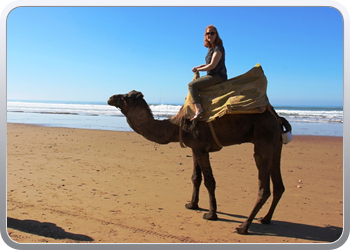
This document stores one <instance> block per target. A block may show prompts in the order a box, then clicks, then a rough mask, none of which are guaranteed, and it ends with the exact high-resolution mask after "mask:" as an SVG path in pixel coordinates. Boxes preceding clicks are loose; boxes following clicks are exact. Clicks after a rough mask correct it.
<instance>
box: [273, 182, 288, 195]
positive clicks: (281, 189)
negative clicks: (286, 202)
mask: <svg viewBox="0 0 350 250" xmlns="http://www.w3.org/2000/svg"><path fill="white" fill-rule="evenodd" d="M285 190H286V189H285V187H284V186H283V184H282V186H278V187H275V186H274V187H273V196H274V197H279V198H280V197H282V195H283V193H284V191H285Z"/></svg>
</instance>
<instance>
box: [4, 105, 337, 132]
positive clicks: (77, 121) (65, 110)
mask: <svg viewBox="0 0 350 250" xmlns="http://www.w3.org/2000/svg"><path fill="white" fill-rule="evenodd" d="M149 106H150V108H151V110H152V112H153V115H154V117H155V119H159V120H162V119H166V118H169V117H172V116H174V115H176V114H177V112H178V111H179V109H180V107H181V105H178V104H149ZM274 108H275V110H276V112H277V113H278V114H279V115H280V116H283V117H285V118H286V119H287V120H288V121H289V122H290V124H291V125H292V127H293V130H292V134H294V135H322V136H338V137H342V136H343V108H342V107H288V106H274ZM7 122H8V123H23V124H32V125H40V126H48V127H66V128H82V129H98V130H115V131H132V129H131V128H130V126H129V125H128V123H127V122H126V119H125V117H124V115H123V114H122V113H121V112H120V110H119V109H117V108H115V107H112V106H109V105H107V103H105V102H52V101H19V100H18V101H16V100H8V101H7Z"/></svg>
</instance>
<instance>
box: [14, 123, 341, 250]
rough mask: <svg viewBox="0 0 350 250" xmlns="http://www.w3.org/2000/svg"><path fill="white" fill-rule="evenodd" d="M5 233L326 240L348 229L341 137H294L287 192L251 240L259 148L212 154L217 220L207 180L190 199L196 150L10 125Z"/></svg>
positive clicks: (63, 239) (25, 239)
mask: <svg viewBox="0 0 350 250" xmlns="http://www.w3.org/2000/svg"><path fill="white" fill-rule="evenodd" d="M7 129H8V130H7V222H8V224H7V227H8V235H9V237H10V238H11V239H12V240H13V241H15V242H18V243H329V242H334V241H336V240H337V239H338V238H339V237H340V236H341V234H342V228H343V137H340V136H338V137H332V136H307V135H295V136H293V140H292V142H290V143H289V144H287V145H284V147H283V150H282V161H281V171H282V177H283V181H284V185H285V188H286V191H285V193H284V195H283V197H282V199H281V201H280V203H279V204H278V206H277V209H276V211H275V213H274V217H273V218H272V222H271V224H270V225H262V224H260V223H259V222H258V221H257V219H258V218H259V217H263V216H264V215H265V214H266V213H267V211H268V208H269V207H270V204H271V201H272V196H271V197H270V199H269V200H268V201H267V203H266V204H265V206H264V207H263V208H262V209H261V210H260V212H259V213H258V215H257V217H256V219H255V220H254V221H253V223H252V225H251V226H250V228H249V234H248V235H239V234H237V233H235V228H236V227H237V226H239V225H240V224H241V223H242V222H243V221H244V220H245V219H246V217H247V216H248V215H249V213H250V211H251V210H252V208H253V205H254V203H255V201H256V197H257V193H258V177H257V169H256V166H255V162H254V158H253V145H252V144H241V145H234V146H230V147H225V148H223V149H222V150H221V151H220V152H217V153H212V154H211V165H212V169H213V174H214V177H215V180H216V198H217V204H218V217H219V219H218V220H217V221H207V220H204V219H203V218H202V217H203V214H204V213H205V212H207V210H208V207H209V198H208V192H207V190H206V188H205V186H204V184H203V183H202V186H201V190H200V201H199V206H200V208H201V209H200V210H188V209H186V208H185V204H186V203H188V202H189V201H190V198H191V194H192V182H191V175H192V153H191V149H189V148H185V149H184V148H181V147H180V145H179V144H178V143H171V144H168V145H159V144H156V143H153V142H150V141H147V140H146V139H144V138H143V137H142V136H140V135H138V134H137V133H135V132H132V131H111V130H109V131H108V130H92V129H76V128H59V127H44V126H34V125H28V124H14V123H8V125H7Z"/></svg>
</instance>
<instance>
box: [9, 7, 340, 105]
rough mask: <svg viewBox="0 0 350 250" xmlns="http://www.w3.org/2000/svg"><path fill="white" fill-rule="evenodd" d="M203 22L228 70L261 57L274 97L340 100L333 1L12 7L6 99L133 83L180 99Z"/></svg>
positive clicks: (198, 55) (94, 97) (81, 97)
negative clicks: (212, 30) (211, 29)
mask: <svg viewBox="0 0 350 250" xmlns="http://www.w3.org/2000/svg"><path fill="white" fill-rule="evenodd" d="M209 24H213V25H215V26H216V27H217V28H218V31H219V34H220V36H221V38H222V40H223V42H224V47H225V50H226V67H227V70H228V77H229V78H232V77H235V76H238V75H240V74H243V73H245V72H246V71H248V70H250V69H251V68H252V67H254V65H255V64H256V63H260V64H261V65H262V67H263V69H264V71H265V75H266V77H267V79H268V92H267V94H268V97H269V99H270V102H271V104H272V105H275V106H277V105H312V106H342V104H343V73H344V72H343V52H344V51H343V45H344V44H343V18H342V15H341V13H340V12H339V11H338V10H336V9H334V8H331V7H19V8H16V9H14V10H13V11H11V12H10V14H9V16H8V19H7V98H8V99H9V100H13V99H16V100H18V99H20V100H55V101H59V100H63V101H107V99H108V98H109V97H110V96H111V95H113V94H123V93H127V92H129V91H131V90H133V89H135V90H138V91H141V92H142V93H143V94H144V96H145V99H146V100H147V101H148V102H149V103H156V104H158V103H176V104H181V103H183V102H184V98H185V97H186V95H187V92H188V90H187V84H188V83H189V82H190V81H191V80H192V78H193V73H192V71H191V69H192V68H193V67H194V66H197V65H200V64H203V63H205V59H204V58H205V55H206V53H207V48H205V47H204V45H203V38H204V31H205V28H206V27H207V26H208V25H209ZM201 74H202V75H203V74H206V73H204V72H201Z"/></svg>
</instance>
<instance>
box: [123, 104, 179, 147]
mask: <svg viewBox="0 0 350 250" xmlns="http://www.w3.org/2000/svg"><path fill="white" fill-rule="evenodd" d="M126 118H127V122H128V123H129V125H130V127H131V128H132V129H133V130H134V131H135V132H136V133H138V134H140V135H142V136H143V137H145V138H146V139H147V140H149V141H153V142H156V143H159V144H168V143H170V142H178V141H179V137H178V135H179V126H177V125H175V124H173V123H172V122H171V121H170V120H155V119H154V117H153V115H152V113H151V112H150V110H149V108H148V106H147V107H146V108H145V107H140V106H137V107H135V108H134V109H133V110H130V111H129V112H128V113H127V114H126Z"/></svg>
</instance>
